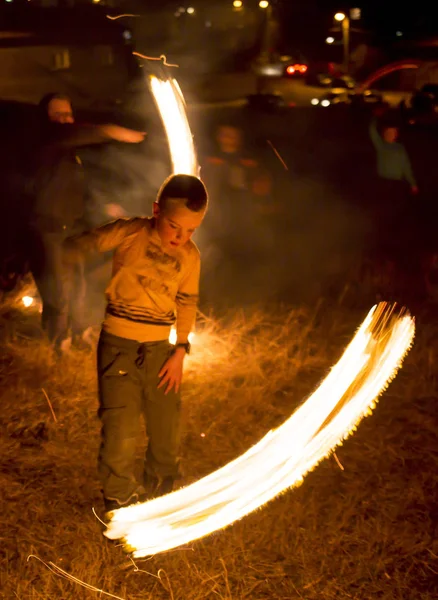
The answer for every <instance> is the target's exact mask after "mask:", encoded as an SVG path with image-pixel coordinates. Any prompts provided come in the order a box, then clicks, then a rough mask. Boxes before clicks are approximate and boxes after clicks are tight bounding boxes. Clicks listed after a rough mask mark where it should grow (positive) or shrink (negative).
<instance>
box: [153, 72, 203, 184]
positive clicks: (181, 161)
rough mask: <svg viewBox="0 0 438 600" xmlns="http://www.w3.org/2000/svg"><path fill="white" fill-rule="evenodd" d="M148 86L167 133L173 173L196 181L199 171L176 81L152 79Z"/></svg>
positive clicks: (180, 93) (184, 107) (183, 103)
mask: <svg viewBox="0 0 438 600" xmlns="http://www.w3.org/2000/svg"><path fill="white" fill-rule="evenodd" d="M150 85H151V90H152V94H153V96H154V99H155V102H156V104H157V108H158V111H159V113H160V116H161V120H162V121H163V125H164V129H165V130H166V135H167V141H168V144H169V150H170V156H171V159H172V169H173V173H175V174H185V175H194V176H196V177H197V176H198V173H199V168H198V161H197V158H196V151H195V146H194V143H193V136H192V132H191V131H190V125H189V122H188V119H187V114H186V106H185V101H184V97H183V95H182V92H181V89H180V87H179V85H178V83H177V82H176V81H175V79H167V80H165V81H164V80H162V79H158V78H157V77H155V75H151V77H150Z"/></svg>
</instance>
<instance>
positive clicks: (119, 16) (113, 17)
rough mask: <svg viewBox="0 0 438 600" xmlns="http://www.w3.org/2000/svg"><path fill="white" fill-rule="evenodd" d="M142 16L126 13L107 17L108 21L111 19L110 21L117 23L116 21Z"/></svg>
mask: <svg viewBox="0 0 438 600" xmlns="http://www.w3.org/2000/svg"><path fill="white" fill-rule="evenodd" d="M139 16H140V15H133V14H131V13H125V14H123V15H115V16H112V15H106V18H107V19H110V21H115V20H116V19H123V18H124V17H139Z"/></svg>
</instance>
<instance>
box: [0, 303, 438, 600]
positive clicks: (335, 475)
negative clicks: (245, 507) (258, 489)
mask: <svg viewBox="0 0 438 600" xmlns="http://www.w3.org/2000/svg"><path fill="white" fill-rule="evenodd" d="M367 308H369V307H367ZM364 314H365V311H364V312H360V311H353V310H349V309H347V308H346V307H345V306H344V307H342V306H340V305H339V304H338V305H333V304H332V305H329V304H326V303H324V302H321V303H320V304H319V305H318V306H317V307H312V308H301V309H294V310H286V309H278V310H277V309H275V311H273V312H271V313H268V312H267V311H264V312H257V311H255V310H254V311H247V312H246V313H245V314H243V313H242V314H239V313H238V314H234V315H229V316H228V317H227V319H226V320H223V321H222V322H220V323H218V322H215V321H212V320H210V319H206V320H205V321H204V322H203V323H201V328H202V330H203V331H202V333H200V335H199V336H198V340H199V345H201V342H202V344H203V346H202V347H200V348H199V351H198V353H196V347H195V349H194V354H193V356H192V357H191V359H190V362H189V365H188V370H187V376H186V383H185V438H184V443H183V448H182V452H183V470H184V481H183V483H184V484H186V483H189V482H191V481H194V480H196V479H198V478H199V477H201V476H203V475H205V474H207V473H209V472H210V471H211V470H212V469H215V468H217V467H219V466H221V465H223V464H225V463H226V462H228V461H229V460H230V459H233V458H235V457H236V456H237V455H239V454H240V453H241V452H243V451H244V450H246V449H247V448H248V447H249V446H250V445H251V444H253V443H254V442H255V441H257V440H258V439H260V437H262V436H263V435H264V434H265V433H266V432H267V430H268V429H270V428H271V427H274V426H276V425H278V424H280V423H281V422H282V421H283V420H284V419H285V418H286V417H287V416H289V415H290V413H291V412H292V411H293V410H294V408H295V407H296V406H297V405H298V404H299V403H300V402H301V401H302V400H303V399H304V398H305V397H306V396H307V395H308V394H309V393H310V392H311V391H312V390H313V389H314V387H315V386H316V384H317V383H318V382H319V381H320V380H321V379H322V378H323V377H324V375H325V373H326V372H327V370H328V368H329V367H330V366H331V364H333V362H334V361H335V360H336V359H337V358H338V356H339V355H340V352H341V350H342V348H343V347H344V346H345V344H346V342H347V341H348V340H349V339H350V337H351V335H352V333H353V332H354V330H355V329H356V327H357V325H358V324H359V322H360V321H361V320H362V318H363V316H364ZM37 323H38V313H37V312H36V311H35V310H32V309H28V310H23V308H22V307H21V306H20V302H19V298H8V299H4V301H3V303H2V306H1V308H0V328H1V334H2V344H1V346H2V347H1V354H0V377H1V383H2V385H1V390H2V391H1V411H0V431H1V435H0V456H1V469H0V486H1V490H2V493H1V512H0V515H1V516H0V519H1V521H2V523H1V532H2V533H1V538H2V539H1V541H2V543H1V555H0V557H1V569H0V571H1V575H0V577H1V586H0V588H1V591H0V597H1V598H7V599H9V598H11V599H12V598H19V599H23V600H24V599H26V600H27V599H32V600H33V599H34V600H37V599H38V600H52V599H57V600H69V599H75V600H76V599H78V600H80V599H82V598H83V599H89V598H95V597H105V596H103V595H102V596H101V595H100V594H98V593H96V592H93V591H88V590H86V589H84V588H83V587H81V586H79V585H78V584H75V583H72V582H70V581H67V580H65V579H63V578H61V577H58V576H56V575H55V574H53V573H52V572H50V571H49V570H48V569H46V567H44V566H43V565H42V564H41V563H39V562H38V561H36V560H34V559H30V560H29V561H28V560H27V558H28V556H29V555H31V554H34V555H37V556H38V557H40V558H41V559H43V560H45V561H53V563H54V564H56V565H58V566H60V567H61V568H63V569H65V570H66V571H67V572H69V573H71V574H73V575H74V576H76V577H78V578H79V579H81V580H83V581H85V582H87V583H89V584H92V585H93V586H95V587H97V588H100V589H103V590H104V591H105V592H107V593H110V594H113V595H116V596H118V597H121V598H124V599H126V600H146V599H154V600H160V599H171V600H203V599H217V600H243V599H245V600H268V599H269V600H270V599H284V600H286V599H295V598H301V599H305V600H313V599H315V600H343V599H352V598H353V599H357V600H368V599H369V600H371V599H373V600H374V599H377V598H379V599H383V600H389V599H391V600H392V599H394V600H395V599H397V600H398V599H400V600H411V599H412V600H420V599H424V600H426V599H427V600H429V599H430V600H432V598H436V597H437V594H438V583H437V581H438V578H437V572H438V564H437V562H438V561H437V555H438V543H437V537H438V536H437V535H436V534H437V521H436V505H435V503H436V498H437V473H438V460H437V443H436V434H437V417H436V402H437V392H436V374H435V367H434V363H435V360H434V359H435V353H436V341H434V340H436V326H433V325H429V326H428V327H425V326H424V324H423V323H422V322H421V320H420V323H419V327H418V329H419V331H418V335H417V340H416V344H415V346H414V349H413V350H412V351H411V354H410V355H409V356H408V358H407V360H406V362H405V365H404V367H403V369H402V371H401V372H400V374H399V375H398V377H397V378H396V380H395V381H394V383H393V384H391V386H390V388H389V390H388V391H387V393H386V394H385V395H384V396H383V398H382V401H381V402H380V403H379V405H378V407H377V409H376V410H375V411H374V413H373V416H372V417H370V418H369V419H366V420H365V421H364V422H363V423H362V424H361V426H360V428H359V430H358V432H357V433H356V434H355V435H354V436H353V437H352V438H350V439H349V440H348V442H347V443H346V444H345V445H344V446H343V447H342V448H341V449H340V450H338V452H337V456H338V458H339V461H340V463H341V464H342V465H343V467H344V470H341V469H340V468H339V466H338V464H337V463H336V461H335V460H334V459H329V460H326V461H324V462H323V463H322V464H321V465H320V466H319V467H318V468H317V469H316V470H315V471H314V472H312V473H311V474H310V475H309V476H308V477H307V478H306V479H305V481H304V484H303V485H302V486H301V487H300V488H299V489H297V490H293V491H290V492H287V493H285V494H283V495H282V496H281V497H280V498H278V499H276V500H275V501H273V502H272V503H270V504H269V505H267V506H266V507H264V508H263V509H261V510H260V511H258V512H256V513H254V514H252V515H250V516H249V517H247V518H246V519H244V520H242V521H240V522H238V523H235V524H234V525H233V526H232V527H230V528H228V529H227V530H225V531H221V532H218V533H216V534H214V535H212V536H210V537H208V538H206V539H204V540H201V541H199V542H196V543H193V544H192V545H190V546H189V547H184V548H180V549H176V550H174V551H172V552H169V553H165V554H162V555H158V556H156V557H153V558H151V559H149V560H138V561H137V562H136V566H134V564H133V563H132V561H131V560H130V559H129V558H128V557H127V556H126V555H124V553H123V552H122V550H121V548H120V547H118V546H116V545H113V544H111V543H109V542H108V541H107V540H106V539H105V538H104V537H103V536H102V526H101V525H100V523H99V521H98V520H97V519H96V518H95V516H94V515H93V513H92V507H95V508H96V511H97V512H98V513H101V512H102V509H103V507H102V504H101V498H100V493H99V485H98V482H97V479H96V473H95V462H96V453H97V448H98V444H99V423H98V420H97V417H96V414H95V413H96V381H95V373H94V355H93V353H92V352H86V351H75V352H74V353H73V354H72V355H71V356H70V357H69V358H64V359H62V361H56V360H55V358H54V356H53V355H52V353H51V351H50V348H49V347H48V346H47V345H46V344H45V342H44V341H42V340H41V339H40V338H38V325H37ZM195 346H196V345H195ZM43 390H44V391H43ZM46 395H47V397H48V398H49V400H50V403H51V405H52V407H53V412H54V415H55V416H56V421H55V419H54V416H53V414H52V412H51V410H50V407H49V403H48V400H47V397H46ZM201 433H202V434H204V435H203V436H201ZM140 456H141V448H140V447H139V457H140ZM434 511H435V512H434ZM434 519H435V520H434Z"/></svg>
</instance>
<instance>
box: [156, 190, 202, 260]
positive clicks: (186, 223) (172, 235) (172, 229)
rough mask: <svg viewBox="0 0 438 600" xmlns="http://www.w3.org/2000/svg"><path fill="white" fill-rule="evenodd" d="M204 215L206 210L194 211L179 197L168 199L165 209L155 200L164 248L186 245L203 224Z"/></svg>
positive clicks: (174, 248)
mask: <svg viewBox="0 0 438 600" xmlns="http://www.w3.org/2000/svg"><path fill="white" fill-rule="evenodd" d="M204 215H205V211H204V210H203V211H200V212H193V211H192V210H190V209H189V208H187V207H186V206H185V205H184V200H182V199H179V198H175V199H173V198H171V199H168V200H167V206H166V208H165V209H161V208H160V205H159V204H158V203H157V202H154V217H155V219H156V226H157V233H158V235H159V236H160V240H161V244H162V246H163V249H164V250H166V251H167V252H168V251H172V250H176V249H177V248H179V247H180V246H184V244H186V243H187V242H188V241H189V239H190V238H191V237H192V235H193V234H194V233H195V231H196V229H197V228H198V227H199V226H200V225H201V223H202V219H203V218H204Z"/></svg>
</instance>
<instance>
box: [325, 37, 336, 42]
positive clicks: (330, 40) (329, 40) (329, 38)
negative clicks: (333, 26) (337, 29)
mask: <svg viewBox="0 0 438 600" xmlns="http://www.w3.org/2000/svg"><path fill="white" fill-rule="evenodd" d="M334 41H335V38H334V37H331V36H329V37H328V38H326V39H325V43H326V44H333V43H334Z"/></svg>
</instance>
